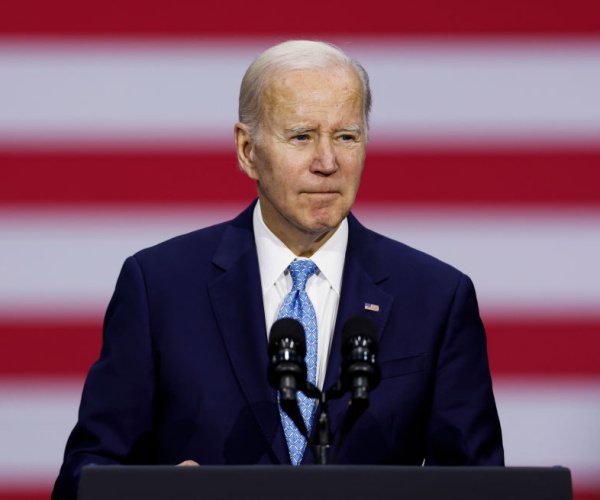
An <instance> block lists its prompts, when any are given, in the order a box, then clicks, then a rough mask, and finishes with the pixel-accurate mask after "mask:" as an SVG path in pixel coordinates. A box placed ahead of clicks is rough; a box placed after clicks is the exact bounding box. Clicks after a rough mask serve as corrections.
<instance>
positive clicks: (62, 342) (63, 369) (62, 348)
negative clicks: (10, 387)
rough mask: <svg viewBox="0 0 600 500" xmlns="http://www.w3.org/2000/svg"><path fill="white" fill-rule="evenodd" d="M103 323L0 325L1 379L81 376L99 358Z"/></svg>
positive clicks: (0, 323)
mask: <svg viewBox="0 0 600 500" xmlns="http://www.w3.org/2000/svg"><path fill="white" fill-rule="evenodd" d="M101 327H102V323H101V321H100V320H98V321H97V322H94V321H91V322H87V323H82V322H80V323H71V322H63V323H35V322H33V323H29V322H24V323H2V322H0V376H1V375H4V376H17V377H39V376H47V375H53V376H82V375H85V374H86V373H87V371H88V370H89V368H90V366H91V365H92V363H93V362H94V361H95V360H96V359H97V358H98V355H99V353H100V345H101V342H102V333H101Z"/></svg>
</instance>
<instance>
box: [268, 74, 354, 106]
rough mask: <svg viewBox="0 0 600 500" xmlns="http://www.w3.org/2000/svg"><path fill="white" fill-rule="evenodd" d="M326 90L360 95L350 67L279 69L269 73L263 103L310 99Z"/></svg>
mask: <svg viewBox="0 0 600 500" xmlns="http://www.w3.org/2000/svg"><path fill="white" fill-rule="evenodd" d="M327 90H331V91H332V92H341V93H342V94H353V93H356V94H357V95H359V96H360V95H361V89H360V80H359V78H358V76H357V75H356V73H355V72H354V71H353V70H352V69H350V68H343V67H332V68H314V69H297V70H288V71H281V72H278V73H275V74H273V75H271V78H270V79H269V81H268V83H267V85H266V87H265V88H264V91H263V92H264V93H263V97H264V100H265V104H269V103H273V102H277V101H281V100H287V99H289V97H290V96H291V95H293V96H295V97H296V98H299V99H302V98H306V99H310V98H312V97H315V96H316V95H317V94H324V93H325V92H326V91H327Z"/></svg>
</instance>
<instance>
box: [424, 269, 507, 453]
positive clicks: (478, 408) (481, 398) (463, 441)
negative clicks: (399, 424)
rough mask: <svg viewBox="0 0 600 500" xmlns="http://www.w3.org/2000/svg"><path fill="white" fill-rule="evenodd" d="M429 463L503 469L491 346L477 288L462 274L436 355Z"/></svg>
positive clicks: (428, 446) (428, 450)
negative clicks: (492, 375)
mask: <svg viewBox="0 0 600 500" xmlns="http://www.w3.org/2000/svg"><path fill="white" fill-rule="evenodd" d="M425 463H426V464H427V465H503V464H504V451H503V448H502V435H501V430H500V422H499V419H498V412H497V410H496V404H495V401H494V395H493V392H492V380H491V376H490V370H489V365H488V357H487V343H486V336H485V330H484V327H483V323H482V322H481V319H480V317H479V309H478V306H477V299H476V296H475V289H474V287H473V283H472V282H471V280H470V279H469V278H468V277H467V276H465V275H462V276H461V278H460V280H459V283H458V286H457V288H456V292H455V295H454V299H453V301H452V305H451V307H450V312H449V316H448V321H447V325H446V331H445V334H444V337H443V339H442V342H441V346H440V350H439V355H438V357H437V366H436V380H435V389H434V393H433V402H432V411H431V419H430V421H429V425H428V430H427V456H426V460H425Z"/></svg>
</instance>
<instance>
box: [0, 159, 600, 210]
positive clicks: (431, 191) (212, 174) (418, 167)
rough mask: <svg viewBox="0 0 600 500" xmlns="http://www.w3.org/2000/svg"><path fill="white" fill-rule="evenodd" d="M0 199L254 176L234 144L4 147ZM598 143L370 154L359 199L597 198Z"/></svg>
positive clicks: (228, 193) (205, 186)
mask: <svg viewBox="0 0 600 500" xmlns="http://www.w3.org/2000/svg"><path fill="white" fill-rule="evenodd" d="M0 165H2V182H1V183H0V204H4V205H23V204H27V205H30V204H38V205H49V204H61V205H64V204H67V205H68V204H76V205H81V204H87V205H102V204H115V203H117V204H176V203H182V204H206V203H219V202H246V201H248V200H250V199H252V198H253V197H254V196H255V193H256V189H255V187H254V184H253V183H252V182H251V181H250V180H249V179H247V178H246V177H245V176H244V174H242V173H241V172H240V171H239V170H238V168H237V163H236V158H235V154H234V152H233V147H232V151H231V153H230V154H225V153H222V152H214V153H210V152H189V153H180V154H179V153H172V152H171V153H164V152H163V153H147V152H139V153H123V154H118V153H112V154H111V153H91V152H90V153H50V152H48V153H47V154H43V153H35V154H25V153H23V154H20V153H7V152H3V153H0ZM598 186H600V150H593V151H587V152H574V151H562V152H547V151H526V152H506V151H496V152H494V151H486V152H469V151H462V152H457V151H446V152H435V153H429V152H426V151H420V152H419V151H416V152H406V151H401V152H393V153H380V152H377V151H374V152H371V153H369V154H368V155H367V162H366V166H365V171H364V174H363V181H362V185H361V190H360V192H359V197H358V201H359V202H373V203H377V202H378V203H394V204H446V205H447V204H450V205H452V204H455V205H456V204H459V205H464V204H475V205H480V204H492V205H540V204H543V205H563V204H566V205H569V206H589V205H594V206H597V205H600V191H599V190H598Z"/></svg>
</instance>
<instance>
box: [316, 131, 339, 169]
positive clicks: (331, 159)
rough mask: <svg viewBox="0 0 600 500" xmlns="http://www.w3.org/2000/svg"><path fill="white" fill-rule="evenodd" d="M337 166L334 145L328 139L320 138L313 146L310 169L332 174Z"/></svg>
mask: <svg viewBox="0 0 600 500" xmlns="http://www.w3.org/2000/svg"><path fill="white" fill-rule="evenodd" d="M337 168H338V165H337V157H336V153H335V148H334V145H333V144H332V143H331V140H329V139H325V138H323V139H320V140H319V141H318V142H317V145H316V148H315V158H314V159H313V164H312V170H313V172H315V173H322V174H326V175H329V174H332V173H333V172H335V171H336V170H337Z"/></svg>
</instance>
